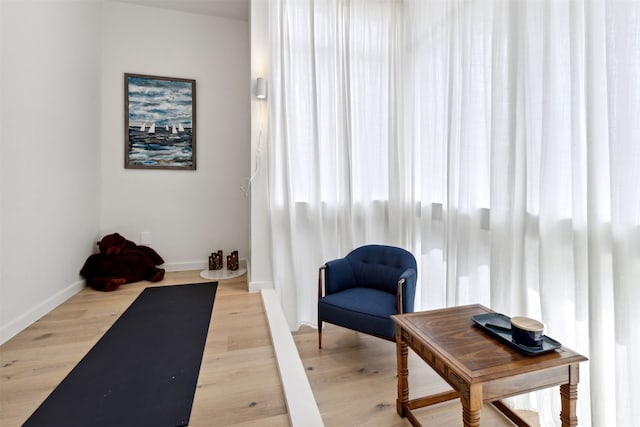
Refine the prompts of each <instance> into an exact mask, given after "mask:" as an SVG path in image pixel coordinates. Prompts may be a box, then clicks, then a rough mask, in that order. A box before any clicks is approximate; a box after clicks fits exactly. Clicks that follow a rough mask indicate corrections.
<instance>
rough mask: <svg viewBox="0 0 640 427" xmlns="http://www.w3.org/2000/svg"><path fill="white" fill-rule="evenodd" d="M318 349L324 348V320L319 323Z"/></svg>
mask: <svg viewBox="0 0 640 427" xmlns="http://www.w3.org/2000/svg"><path fill="white" fill-rule="evenodd" d="M318 348H322V320H319V321H318Z"/></svg>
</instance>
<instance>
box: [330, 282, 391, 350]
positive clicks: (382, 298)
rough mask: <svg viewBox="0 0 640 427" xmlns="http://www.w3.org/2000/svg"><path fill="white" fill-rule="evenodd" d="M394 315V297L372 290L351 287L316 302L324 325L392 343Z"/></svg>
mask: <svg viewBox="0 0 640 427" xmlns="http://www.w3.org/2000/svg"><path fill="white" fill-rule="evenodd" d="M396 313H397V299H396V296H395V295H394V294H390V293H388V292H384V291H380V290H378V289H372V288H350V289H346V290H343V291H340V292H336V293H334V294H330V295H326V296H324V297H322V298H321V299H320V300H319V301H318V314H319V316H320V318H321V319H322V320H324V321H326V322H329V323H333V324H335V325H339V326H342V327H346V328H349V329H355V330H357V331H361V332H364V333H367V334H370V335H377V336H383V337H385V338H388V339H391V340H393V339H394V337H395V324H394V322H393V320H391V318H390V317H389V316H391V315H393V314H396Z"/></svg>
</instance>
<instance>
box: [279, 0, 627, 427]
mask: <svg viewBox="0 0 640 427" xmlns="http://www.w3.org/2000/svg"><path fill="white" fill-rule="evenodd" d="M272 32H273V34H272V42H273V43H272V52H273V54H274V55H273V58H272V80H273V87H274V92H273V93H272V94H273V96H272V97H271V118H272V122H271V127H270V129H271V135H270V156H271V157H270V180H271V181H270V191H271V195H270V198H271V218H272V225H273V227H272V232H273V240H274V254H276V255H274V262H273V266H274V272H275V277H274V280H275V283H276V286H277V287H278V290H279V293H280V295H281V297H282V299H283V305H284V307H285V312H286V314H287V316H288V318H289V320H290V323H291V325H292V326H295V325H297V324H300V323H304V322H308V323H314V322H315V302H316V296H315V293H316V288H315V283H316V271H317V268H318V266H319V265H320V264H321V263H322V262H324V261H325V260H327V259H330V258H332V257H337V256H341V255H343V254H344V253H345V252H347V251H348V250H350V249H351V248H353V247H355V246H358V245H360V244H363V243H370V242H386V243H391V244H396V245H399V246H403V247H406V248H408V249H409V250H411V251H412V252H413V253H414V254H415V255H416V257H417V258H418V260H419V273H418V276H419V279H420V289H419V295H418V301H417V306H418V307H419V308H421V309H428V308H432V307H442V306H450V305H458V304H467V303H474V302H480V303H483V304H485V305H487V306H491V307H492V308H494V309H496V310H498V311H501V312H504V313H507V314H511V315H515V314H523V315H529V316H532V317H536V318H539V319H542V320H543V321H544V322H545V324H546V327H547V331H548V333H549V334H550V335H551V336H553V337H554V338H557V339H559V340H560V341H561V342H563V343H564V344H565V345H567V346H569V347H572V348H574V349H575V350H577V351H579V352H581V353H583V354H585V355H587V356H588V357H589V358H590V361H589V363H586V364H582V366H581V368H582V370H581V382H580V389H579V399H578V405H579V420H580V424H581V425H589V424H591V425H594V426H613V425H615V426H632V425H634V422H635V420H637V419H640V409H639V405H635V404H634V403H633V399H634V398H635V396H637V395H638V393H637V392H638V388H639V387H640V386H639V385H638V384H640V369H639V368H638V365H637V362H636V361H637V360H640V344H639V341H640V334H638V332H637V329H635V330H634V329H633V327H634V326H635V325H638V324H640V309H639V308H640V2H638V1H634V0H629V1H622V0H620V1H616V0H612V1H608V2H605V1H587V0H585V1H578V0H548V1H543V0H539V1H524V0H523V1H509V0H501V1H489V0H484V1H469V0H466V1H462V0H458V1H456V0H430V1H424V0H405V1H403V2H399V1H381V0H377V1H320V0H315V1H305V0H295V1H292V0H289V1H286V0H274V1H272ZM283 248H284V251H283ZM512 403H513V404H514V405H516V406H519V407H523V406H525V407H526V406H530V407H533V408H534V409H537V410H538V411H539V412H540V414H541V420H542V423H543V425H555V424H558V423H559V418H558V413H559V411H560V408H559V395H558V392H557V390H549V391H542V392H537V393H535V394H532V395H531V396H528V397H527V398H521V399H514V401H513V402H512Z"/></svg>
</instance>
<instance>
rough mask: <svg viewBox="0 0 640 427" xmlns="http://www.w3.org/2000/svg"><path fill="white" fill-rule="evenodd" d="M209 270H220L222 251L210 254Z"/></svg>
mask: <svg viewBox="0 0 640 427" xmlns="http://www.w3.org/2000/svg"><path fill="white" fill-rule="evenodd" d="M209 270H222V251H218V252H211V256H210V257H209Z"/></svg>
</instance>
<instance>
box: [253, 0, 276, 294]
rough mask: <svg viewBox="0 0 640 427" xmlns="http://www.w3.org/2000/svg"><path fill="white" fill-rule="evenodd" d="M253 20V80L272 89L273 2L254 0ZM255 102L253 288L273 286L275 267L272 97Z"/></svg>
mask: <svg viewBox="0 0 640 427" xmlns="http://www.w3.org/2000/svg"><path fill="white" fill-rule="evenodd" d="M250 22H251V81H252V82H253V83H254V85H253V86H252V88H253V89H255V80H256V78H258V77H262V78H265V79H266V80H267V97H270V96H271V93H270V92H269V86H270V85H269V83H270V79H269V67H270V60H269V54H270V49H269V2H267V1H264V0H252V1H251V8H250ZM252 95H254V96H252V102H251V165H252V168H253V169H252V170H253V173H254V179H253V181H252V183H251V258H250V260H251V262H250V264H249V267H250V270H249V289H250V290H252V291H255V290H258V289H265V288H273V287H274V283H273V271H272V269H271V254H272V252H273V251H272V249H271V248H272V246H271V229H270V225H269V187H268V175H267V171H268V161H269V159H268V154H269V143H268V136H269V126H268V125H269V123H268V119H269V114H268V113H269V110H268V105H269V103H268V101H260V100H257V99H256V98H255V92H252Z"/></svg>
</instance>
